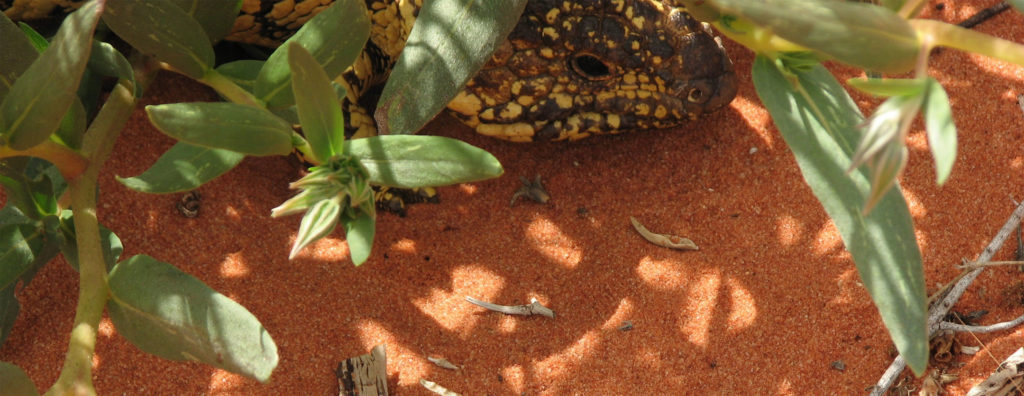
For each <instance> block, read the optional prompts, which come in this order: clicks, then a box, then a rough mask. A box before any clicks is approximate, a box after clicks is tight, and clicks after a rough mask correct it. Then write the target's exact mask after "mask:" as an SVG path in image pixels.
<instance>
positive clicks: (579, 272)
mask: <svg viewBox="0 0 1024 396" xmlns="http://www.w3.org/2000/svg"><path fill="white" fill-rule="evenodd" d="M1014 18H1019V17H1016V16H1015V17H1014ZM1018 37H1019V36H1018ZM727 46H728V49H729V50H730V53H731V54H732V55H733V57H734V59H735V60H736V64H737V72H738V74H739V75H740V76H741V79H740V80H741V85H740V91H739V95H738V98H737V100H736V101H735V102H734V103H733V104H732V106H731V107H730V108H726V109H724V110H723V111H720V112H717V113H714V114H711V115H708V116H706V117H704V118H703V119H702V120H700V121H696V122H692V123H689V124H687V125H684V126H682V127H681V128H678V129H677V130H669V131H645V132H637V133H632V134H627V135H621V136H611V137H599V138H590V139H587V140H584V141H580V142H575V143H537V144H530V145H522V144H512V143H507V142H502V141H496V140H492V139H488V138H485V137H482V136H479V135H475V134H473V133H472V132H471V131H470V130H469V129H468V128H465V127H463V126H461V124H459V123H458V122H456V121H454V120H453V119H451V118H450V117H447V116H441V117H439V118H438V119H437V120H435V122H434V123H433V124H431V125H430V126H429V127H428V132H429V133H432V134H439V135H443V136H448V137H453V138H457V139H461V140H464V141H467V142H469V143H470V144H473V145H476V146H479V147H482V148H484V149H486V150H488V151H490V152H492V153H494V154H495V155H496V156H497V157H498V158H499V160H501V162H502V164H503V165H504V166H505V170H506V175H505V176H503V177H502V178H499V179H496V180H489V181H484V182H479V183H473V184H471V185H460V186H453V187H447V188H443V189H441V196H442V200H443V202H442V203H441V204H440V205H418V206H414V207H412V208H410V210H409V217H407V218H404V219H403V218H398V217H396V216H389V215H382V216H381V217H380V219H379V223H378V227H377V239H376V241H375V244H374V253H373V256H372V257H371V259H370V260H369V261H368V262H367V263H366V264H364V265H363V266H360V267H358V268H356V267H353V266H352V265H351V263H350V262H349V261H348V256H347V248H346V246H345V244H344V242H343V241H342V240H341V235H340V233H335V234H334V236H333V237H332V238H328V239H326V240H324V241H321V242H319V243H316V244H314V245H313V246H312V247H310V248H308V249H307V250H306V251H304V252H303V253H302V254H300V256H299V258H298V259H297V260H295V261H288V260H287V259H286V257H287V254H288V250H289V247H290V244H291V242H292V239H293V238H294V233H295V230H296V229H297V227H298V222H299V217H298V216H293V217H289V218H285V219H278V220H272V219H269V216H268V214H269V211H270V208H273V207H274V206H276V205H278V204H279V203H281V202H283V201H284V200H285V199H287V198H288V197H289V196H290V195H291V192H289V191H288V190H287V189H286V182H287V181H290V180H294V179H295V178H296V177H297V176H298V174H299V170H298V169H299V166H298V164H297V162H296V161H295V160H293V159H283V158H264V159H247V160H246V161H244V162H243V163H242V164H241V165H240V166H239V167H238V168H236V169H235V170H233V171H231V172H230V173H229V174H228V175H226V176H224V177H221V178H219V179H217V180H215V181H213V182H211V183H210V184H209V185H207V186H204V187H202V188H201V189H200V191H201V192H202V193H203V202H202V209H201V214H200V216H199V217H198V218H195V219H186V218H184V217H182V216H180V215H179V214H177V213H176V212H175V210H174V203H175V202H176V200H177V199H178V197H177V196H173V195H169V196H152V195H143V194H138V193H133V192H129V191H127V190H126V189H125V188H123V187H122V186H120V185H119V184H117V183H116V182H115V181H114V180H113V179H112V174H117V175H120V176H129V175H135V174H138V173H140V172H141V171H142V170H144V169H145V167H147V166H148V164H151V163H152V162H153V161H154V160H155V159H156V157H157V156H158V155H159V154H160V153H161V152H163V151H164V150H166V149H167V148H169V147H170V146H171V144H173V142H172V141H170V139H167V138H165V137H163V136H162V135H159V134H158V132H156V131H154V130H152V129H151V128H149V127H146V126H142V124H144V122H145V120H144V118H143V116H142V115H141V112H139V113H137V114H136V115H135V116H134V118H133V125H134V127H133V129H131V130H129V131H126V132H125V134H124V136H123V140H122V141H121V142H119V143H118V145H117V147H116V149H115V153H114V156H113V159H112V160H111V162H110V164H109V167H108V169H107V174H106V175H105V176H104V177H103V180H102V184H101V190H102V194H101V197H102V199H103V200H102V201H101V203H100V210H99V215H100V217H101V221H102V222H103V223H104V224H105V225H107V226H108V227H110V228H111V229H113V230H114V231H115V232H117V233H118V234H119V235H120V237H121V238H122V240H123V241H124V245H125V255H124V256H125V257H130V256H131V255H134V254H138V253H146V254H150V255H152V256H154V257H156V258H158V259H160V260H162V261H166V262H169V263H172V264H175V265H177V266H178V267H179V268H182V269H183V270H185V271H186V272H188V273H190V274H193V275H194V276H196V277H198V278H200V279H201V280H203V281H204V282H206V283H207V284H208V285H210V286H211V287H213V288H214V289H216V290H218V291H220V292H222V293H224V294H226V295H228V296H229V297H231V298H233V299H235V300H236V301H238V302H239V303H241V304H242V305H243V306H245V307H247V308H248V309H249V310H250V311H252V312H253V313H254V314H255V315H256V317H257V318H259V319H260V320H261V322H262V323H263V325H264V326H265V327H266V328H267V330H268V331H269V332H270V334H271V335H272V336H273V337H274V340H275V342H276V343H277V345H278V349H279V354H280V356H281V363H280V365H279V367H278V370H277V372H276V373H275V374H274V376H273V378H272V381H271V383H270V384H268V385H260V384H258V383H256V382H255V381H251V380H240V379H239V378H237V377H236V376H233V375H227V374H224V373H223V372H220V371H217V370H213V369H210V368H208V367H206V366H202V365H199V364H195V363H178V362H167V361H163V360H160V359H158V358H155V357H152V356H148V355H145V354H143V353H141V352H139V351H138V350H137V349H135V348H134V347H132V346H130V345H128V344H127V343H125V342H124V340H123V339H122V338H120V336H117V335H113V334H112V333H111V332H109V330H107V331H106V332H104V331H101V336H100V342H99V346H98V352H99V357H98V358H97V361H98V363H97V366H98V369H97V373H96V379H95V381H96V384H97V387H98V390H99V391H100V393H118V392H127V393H167V392H169V390H173V391H174V392H175V393H189V394H199V393H230V394H254V393H260V394H263V393H286V394H293V393H296V392H297V390H301V392H302V393H309V394H325V393H333V392H336V382H335V380H334V378H333V374H332V370H333V369H334V367H335V366H336V365H337V362H338V361H340V360H343V359H345V358H348V357H352V356H356V355H360V354H363V353H366V352H367V351H368V350H369V349H370V348H371V347H372V346H373V345H375V344H378V343H387V344H388V355H389V356H388V361H389V375H390V385H391V386H392V387H393V389H392V390H393V392H395V393H398V394H407V393H410V394H420V393H421V392H422V391H420V390H419V385H418V384H417V380H418V379H419V378H421V377H423V378H427V379H430V380H432V381H435V382H438V383H440V384H442V385H445V386H447V387H449V388H451V389H453V390H456V391H460V392H462V393H464V394H476V393H481V394H482V393H488V392H489V393H492V394H505V393H520V392H525V393H526V394H569V393H578V394H627V393H636V392H638V390H639V391H640V392H642V393H662V394H703V393H751V392H753V393H767V392H775V393H799V394H803V393H811V394H818V393H841V394H848V393H858V392H861V391H863V389H864V388H865V387H866V386H868V385H870V384H872V383H873V382H874V380H875V379H876V378H877V376H878V375H879V374H880V373H881V371H882V370H883V369H884V367H885V366H886V365H887V364H888V362H889V359H890V355H889V350H888V348H889V340H888V335H887V334H886V332H885V330H884V328H883V327H882V324H881V321H880V320H879V317H878V314H877V311H876V309H875V307H874V306H873V305H872V304H871V302H870V299H869V298H868V295H867V293H866V291H865V290H864V289H863V286H861V284H860V279H859V277H858V276H857V274H856V270H855V268H854V265H853V263H852V261H851V260H850V256H849V254H848V253H847V252H845V250H844V248H843V245H842V242H841V240H840V239H839V237H838V236H837V233H836V231H835V229H834V226H833V225H832V224H831V222H830V221H829V219H828V218H827V216H826V215H825V213H824V211H823V210H822V209H821V206H820V204H819V203H818V202H817V201H816V200H815V199H814V197H813V195H812V194H811V191H810V189H809V188H807V187H806V186H805V185H804V183H803V179H802V177H801V176H800V173H799V170H798V169H797V167H796V163H795V161H794V159H793V157H792V155H791V154H790V153H789V151H788V149H787V148H786V147H785V145H784V144H782V140H781V137H779V135H778V133H777V132H776V131H775V130H774V127H773V126H772V124H771V122H770V121H769V120H767V119H766V118H765V113H764V111H763V110H762V109H760V107H759V101H758V100H757V96H756V94H755V93H754V91H753V88H752V86H751V84H750V83H749V80H748V79H747V77H746V76H747V71H748V70H749V69H750V62H751V61H752V57H751V56H750V55H749V53H746V52H745V51H743V50H742V49H740V48H739V47H737V46H736V45H734V44H732V43H727ZM949 58H953V59H949ZM943 59H946V60H943ZM971 59H973V58H969V57H963V56H962V55H958V54H957V53H955V52H953V51H949V52H947V53H943V54H939V55H937V56H936V60H937V61H939V64H938V65H937V66H936V67H935V69H934V70H933V73H934V75H936V76H937V77H938V78H940V80H942V81H943V82H944V85H945V86H946V88H947V90H948V91H949V93H950V96H951V101H952V103H953V106H954V110H955V114H958V115H960V114H962V115H964V116H963V117H962V118H961V117H958V118H957V122H958V126H959V127H960V139H961V140H960V144H961V148H962V151H961V156H960V157H959V158H958V164H957V165H956V167H955V168H954V174H953V176H952V178H951V180H950V182H949V184H947V186H945V187H941V188H939V187H935V186H934V171H933V170H932V168H931V167H932V165H931V161H930V160H929V159H927V158H928V156H927V153H926V150H927V146H926V145H924V144H923V142H922V140H923V139H924V138H923V136H922V134H921V132H920V131H921V129H922V128H921V126H920V125H917V126H915V132H914V133H913V134H912V136H911V137H910V141H911V151H912V153H911V158H910V163H909V167H908V170H907V173H906V175H905V176H904V178H903V180H902V181H901V182H902V185H903V187H904V188H905V190H906V191H907V196H908V201H910V207H911V211H912V214H913V216H914V218H915V223H916V226H917V235H918V241H919V242H920V243H921V247H922V253H923V256H924V260H925V266H926V269H927V273H926V276H927V279H928V284H929V285H934V284H935V283H936V282H945V281H947V280H948V279H950V278H951V274H953V273H954V272H955V271H954V270H953V269H951V268H949V265H950V264H953V263H955V262H956V261H957V260H958V259H959V258H960V257H973V256H974V255H975V254H977V252H979V251H980V250H981V248H982V247H983V246H984V244H985V243H987V241H988V239H989V238H990V237H991V234H993V233H994V232H995V230H996V229H997V228H998V227H999V225H1001V224H1002V222H1003V221H1004V220H1005V216H1006V215H1007V214H1008V213H1009V211H1010V210H1011V209H1012V208H1010V207H1009V203H1008V202H1009V198H1008V197H1009V196H1011V195H1015V196H1016V198H1017V199H1021V197H1022V196H1024V193H1022V192H1020V191H1019V188H1017V187H1016V186H1019V185H1020V184H1021V182H1022V180H1021V179H1020V178H1021V172H1020V170H1021V169H1020V167H1021V166H1022V165H1024V164H1022V161H1024V160H1022V159H1021V152H1020V150H1019V147H1021V146H1022V145H1021V143H1022V141H1024V135H1022V132H1021V121H1020V120H1021V118H1019V117H1020V116H1021V115H1020V114H1019V113H1017V112H1018V111H1019V109H1016V107H1015V104H1014V105H1013V106H1010V104H1009V103H1007V102H1008V100H1009V99H1007V96H1012V94H1015V93H1016V92H1015V91H1013V89H1018V88H1014V86H1015V85H1019V83H1018V82H1009V83H1008V82H1007V80H1006V78H1007V77H1006V75H1004V74H1000V73H996V72H988V71H979V70H978V69H977V68H976V67H975V65H973V64H970V63H973V61H971ZM949 63H952V64H955V65H957V66H956V67H955V68H947V67H946V66H949ZM961 67H963V69H961ZM839 70H840V74H841V78H840V80H842V79H844V78H845V77H850V76H852V75H853V73H852V72H848V71H844V70H842V69H839ZM1017 74H1018V75H1019V71H1018V73H1017ZM162 82H163V84H159V83H158V84H157V85H156V86H155V87H154V89H155V90H156V91H154V94H156V95H160V96H161V97H163V98H164V99H163V100H165V101H179V100H184V99H182V98H183V97H184V96H183V95H185V94H186V93H190V94H191V95H195V93H194V91H196V90H198V89H199V88H197V87H198V86H197V85H190V84H186V83H184V82H183V80H181V79H176V78H167V77H164V78H163V80H162ZM193 99H194V97H193ZM855 99H857V100H858V103H859V104H861V105H862V106H865V105H869V104H870V103H871V102H872V101H873V100H872V99H869V98H866V97H863V96H857V95H855ZM991 103H998V107H995V106H990V104H991ZM535 174H540V175H541V176H542V177H543V179H544V183H545V185H546V186H547V188H548V191H549V192H550V193H551V196H552V200H551V203H550V204H549V205H539V204H535V203H532V202H526V201H520V202H517V203H516V204H515V206H513V207H511V208H510V207H509V205H508V202H509V198H510V197H511V194H512V193H513V192H514V191H515V190H516V188H517V187H518V185H519V182H518V180H517V178H518V177H519V176H525V177H532V176H533V175H535ZM1004 203H1006V204H1005V205H1004ZM629 216H635V217H637V218H638V219H639V220H640V221H641V222H642V223H644V224H645V225H646V226H647V227H648V228H650V229H651V230H652V231H656V232H666V233H672V234H679V235H682V236H686V237H689V238H691V239H693V240H694V241H695V242H696V243H697V244H698V245H700V246H701V250H699V251H696V252H677V251H671V250H665V249H662V248H658V247H655V246H653V245H650V244H648V243H647V242H646V241H644V240H642V239H641V238H640V237H639V236H638V235H636V234H635V232H634V231H633V230H632V228H631V227H630V225H629ZM1004 254H1008V252H1005V251H1004ZM57 264H60V265H57V266H54V265H52V264H51V265H50V266H48V267H47V268H46V269H44V270H43V271H42V272H41V273H40V275H39V277H38V278H37V279H36V280H35V281H34V282H33V283H32V285H30V287H29V288H28V289H26V291H25V292H24V293H23V295H22V297H23V302H24V303H25V307H24V309H25V310H24V311H23V313H22V317H21V318H19V321H18V323H17V324H16V326H15V329H14V332H13V334H12V338H11V341H9V342H8V345H5V346H4V348H3V349H0V357H2V360H5V361H14V362H17V363H18V364H20V365H22V366H23V367H26V368H27V369H28V370H29V371H30V372H32V373H43V375H41V376H39V375H35V374H33V379H34V380H36V381H37V384H38V385H41V386H42V385H44V384H47V385H48V384H49V383H52V381H53V380H54V379H55V378H56V375H57V373H58V372H59V367H60V363H61V359H62V354H63V348H64V347H65V346H66V339H65V337H66V334H67V330H69V329H70V323H71V317H72V310H73V306H74V303H73V301H74V298H75V297H74V295H75V293H74V292H73V290H72V289H73V287H74V286H73V285H74V284H75V281H74V274H73V272H72V271H71V270H70V269H68V268H67V267H66V266H64V265H63V263H57ZM1000 274H1001V275H1000V276H992V277H990V278H992V279H988V280H986V279H981V280H980V281H979V282H982V285H986V286H984V287H990V288H992V289H991V290H990V292H989V294H988V296H987V297H986V296H984V295H978V293H975V294H974V296H973V297H972V296H968V299H967V303H968V304H975V305H978V304H980V305H982V307H985V308H990V307H989V306H988V305H991V302H992V301H993V299H995V298H998V297H999V296H998V293H997V292H996V290H998V289H997V287H999V286H998V285H999V283H998V281H999V278H1003V279H1004V282H1005V279H1006V278H1007V277H1010V276H1013V275H1012V274H1010V273H1009V272H1001V273H1000ZM1018 277H1019V275H1018ZM42 285H48V286H47V288H45V289H44V288H42V287H43V286H42ZM51 290H52V291H51ZM467 295H470V296H473V297H476V298H479V299H483V300H487V301H492V302H495V303H499V304H524V303H528V302H529V299H530V298H531V297H534V298H537V299H539V300H540V301H541V302H543V303H544V304H545V305H547V306H548V307H551V308H552V309H554V310H555V311H556V312H557V314H558V317H557V318H556V319H553V320H552V319H545V318H539V317H530V318H518V317H506V316H501V315H499V314H494V313H486V312H483V310H482V309H480V308H477V307H475V306H472V305H470V304H468V303H465V302H464V301H463V298H464V297H465V296H467ZM986 303H988V305H986ZM1000 314H1001V313H999V311H997V312H995V313H993V315H1000ZM623 321H630V322H632V323H633V326H634V327H633V329H632V330H630V331H620V330H618V327H619V326H620V325H621V324H622V322H623ZM37 329H39V330H37ZM51 344H52V345H51ZM1005 344H1014V343H1012V342H1011V343H1005ZM1016 344H1019V342H1017V343H1016ZM1000 345H1002V344H1000ZM426 356H443V357H445V358H447V359H449V360H451V361H453V362H455V363H456V364H460V365H463V366H464V367H463V369H462V370H460V371H458V372H451V371H446V370H443V369H440V368H437V367H434V366H433V365H431V364H430V363H429V362H427V361H426V360H425V357H426ZM832 362H843V363H844V365H845V367H846V368H845V371H840V370H836V369H834V368H832V366H831V364H832ZM982 371H983V370H982ZM653 389H657V391H653ZM645 391H646V392H645Z"/></svg>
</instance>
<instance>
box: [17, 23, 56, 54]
mask: <svg viewBox="0 0 1024 396" xmlns="http://www.w3.org/2000/svg"><path fill="white" fill-rule="evenodd" d="M18 27H19V28H21V32H22V33H24V34H25V37H26V38H28V41H29V42H31V43H32V47H33V48H35V49H36V51H39V53H43V51H46V47H49V46H50V42H49V41H46V38H45V37H43V35H41V34H39V32H37V31H36V30H35V29H33V28H32V27H31V26H29V25H28V24H26V23H25V22H18Z"/></svg>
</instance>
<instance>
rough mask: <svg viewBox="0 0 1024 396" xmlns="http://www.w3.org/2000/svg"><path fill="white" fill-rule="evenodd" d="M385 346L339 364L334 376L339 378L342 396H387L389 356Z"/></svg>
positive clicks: (374, 348) (339, 391) (379, 346)
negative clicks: (386, 353)
mask: <svg viewBox="0 0 1024 396" xmlns="http://www.w3.org/2000/svg"><path fill="white" fill-rule="evenodd" d="M384 348H385V347H384V345H383V344H381V345H377V346H375V347H373V349H371V350H370V353H368V354H366V355H362V356H356V357H354V358H349V359H346V360H345V361H343V362H341V363H338V369H337V370H335V372H334V375H335V376H337V377H338V394H339V395H341V396H355V395H358V396H387V394H388V373H387V367H388V363H387V356H386V355H385V350H384Z"/></svg>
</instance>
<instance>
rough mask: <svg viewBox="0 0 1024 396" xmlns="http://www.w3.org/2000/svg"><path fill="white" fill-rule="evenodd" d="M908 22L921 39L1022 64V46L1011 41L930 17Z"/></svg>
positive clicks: (1023, 55)
mask: <svg viewBox="0 0 1024 396" xmlns="http://www.w3.org/2000/svg"><path fill="white" fill-rule="evenodd" d="M908 22H909V23H910V26H912V27H913V28H914V30H916V31H917V34H918V36H920V37H921V39H922V41H930V42H931V43H934V44H935V45H941V46H943V47H950V48H955V49H958V50H961V51H966V52H974V53H978V54H981V55H985V56H988V57H990V58H994V59H999V60H1003V61H1007V62H1011V63H1014V64H1017V65H1024V46H1022V45H1020V44H1017V43H1014V42H1012V41H1009V40H1003V39H1001V38H998V37H992V36H989V35H987V34H984V33H978V32H975V31H973V30H970V29H964V28H962V27H959V26H956V25H950V24H948V23H945V22H939V21H934V20H930V19H911V20H910V21H908Z"/></svg>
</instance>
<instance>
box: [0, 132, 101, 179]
mask: <svg viewBox="0 0 1024 396" xmlns="http://www.w3.org/2000/svg"><path fill="white" fill-rule="evenodd" d="M20 156H27V157H37V158H42V159H44V160H47V161H50V163H52V164H53V165H54V166H56V167H57V169H58V170H60V174H61V176H64V180H72V179H75V178H77V177H78V176H79V175H81V174H82V172H84V171H85V166H86V165H88V162H87V161H86V159H85V157H83V156H82V155H81V154H78V153H77V152H75V150H72V149H70V148H68V147H67V146H65V145H62V144H60V143H57V142H54V141H52V140H46V141H44V142H42V143H40V144H38V145H35V146H32V147H30V148H28V149H27V150H24V151H19V150H15V149H12V148H10V147H8V146H0V158H7V157H20Z"/></svg>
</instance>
